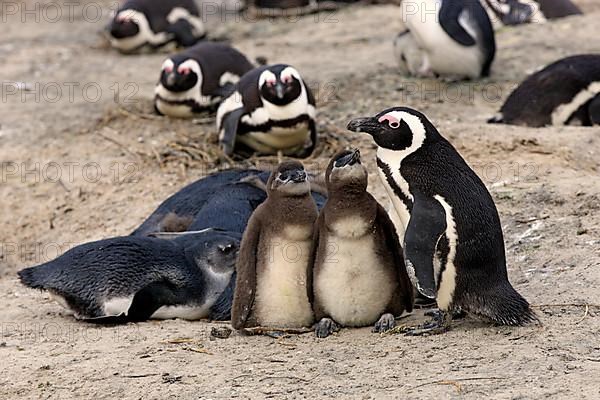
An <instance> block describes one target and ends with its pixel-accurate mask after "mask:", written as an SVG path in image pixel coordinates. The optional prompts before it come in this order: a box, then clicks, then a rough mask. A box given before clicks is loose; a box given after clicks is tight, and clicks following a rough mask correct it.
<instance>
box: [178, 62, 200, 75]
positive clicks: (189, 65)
mask: <svg viewBox="0 0 600 400" xmlns="http://www.w3.org/2000/svg"><path fill="white" fill-rule="evenodd" d="M185 68H189V69H191V70H192V71H194V72H195V73H196V75H198V76H199V77H201V75H202V72H201V71H202V70H201V68H200V65H199V64H198V61H196V60H192V59H191V58H190V59H189V60H185V61H184V62H182V63H181V64H179V67H177V70H178V71H180V70H183V69H185Z"/></svg>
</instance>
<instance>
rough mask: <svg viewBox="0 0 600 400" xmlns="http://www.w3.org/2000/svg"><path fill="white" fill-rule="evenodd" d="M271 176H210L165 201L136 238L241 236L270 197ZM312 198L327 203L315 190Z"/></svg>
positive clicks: (234, 172) (233, 172) (237, 172)
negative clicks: (214, 232)
mask: <svg viewBox="0 0 600 400" xmlns="http://www.w3.org/2000/svg"><path fill="white" fill-rule="evenodd" d="M269 175H270V172H269V171H261V170H256V169H248V170H239V169H231V170H224V171H219V172H216V173H213V174H211V175H208V176H207V177H205V178H202V179H199V180H197V181H196V182H193V183H191V184H189V185H187V186H185V187H184V188H183V189H181V190H179V191H178V192H177V193H175V194H173V195H172V196H170V197H169V198H168V199H166V200H165V201H163V202H162V203H161V204H160V205H159V206H158V207H157V209H156V210H155V211H154V212H153V213H152V214H151V215H150V216H149V217H148V218H147V219H146V220H145V221H144V222H143V223H142V224H141V225H140V226H139V227H138V228H137V229H136V230H135V231H134V232H132V235H135V236H149V235H152V234H154V233H156V232H182V231H196V230H201V229H205V228H219V229H221V230H225V231H229V232H237V233H239V234H240V235H241V234H242V233H243V232H244V230H245V229H246V225H247V223H248V220H249V219H250V216H251V214H252V212H253V211H254V210H255V209H256V207H258V206H259V205H260V204H261V203H262V202H263V201H264V200H265V199H266V198H267V193H266V192H265V187H261V185H262V184H266V183H267V180H268V179H269ZM312 196H313V199H314V200H315V202H316V203H317V206H318V207H319V208H321V207H322V206H323V205H324V204H325V201H326V196H325V195H323V194H322V193H319V192H318V191H315V190H313V191H312Z"/></svg>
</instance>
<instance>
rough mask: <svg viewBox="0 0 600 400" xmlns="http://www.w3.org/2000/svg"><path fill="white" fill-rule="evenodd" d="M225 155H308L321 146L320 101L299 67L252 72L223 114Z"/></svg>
mask: <svg viewBox="0 0 600 400" xmlns="http://www.w3.org/2000/svg"><path fill="white" fill-rule="evenodd" d="M217 131H218V132H219V142H220V145H221V148H222V149H223V151H224V152H225V154H228V155H231V154H232V153H233V151H234V149H235V150H236V151H237V152H238V153H242V154H248V153H252V152H257V153H259V154H277V153H278V152H279V151H281V152H282V153H283V154H285V155H290V156H298V157H307V156H309V155H310V154H311V153H312V151H313V149H314V148H315V145H316V142H317V130H316V124H315V99H314V97H313V95H312V92H311V91H310V89H309V87H308V86H307V85H306V83H305V82H304V81H303V80H302V77H301V76H300V74H299V73H298V71H296V69H295V68H293V67H291V66H289V65H286V64H277V65H269V66H263V67H259V68H255V69H253V70H252V71H250V72H248V73H246V74H245V75H244V76H243V77H242V78H241V79H240V81H239V82H238V83H237V84H236V86H235V88H234V91H233V92H232V93H231V94H230V95H229V97H227V98H226V99H225V100H223V102H222V103H221V105H220V106H219V109H218V110H217Z"/></svg>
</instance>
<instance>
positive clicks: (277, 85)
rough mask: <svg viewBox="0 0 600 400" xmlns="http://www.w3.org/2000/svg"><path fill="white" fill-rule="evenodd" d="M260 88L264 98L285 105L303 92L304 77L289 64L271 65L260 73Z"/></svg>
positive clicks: (272, 102) (261, 95)
mask: <svg viewBox="0 0 600 400" xmlns="http://www.w3.org/2000/svg"><path fill="white" fill-rule="evenodd" d="M258 90H259V92H260V97H261V98H262V99H263V100H266V101H268V102H269V103H271V104H275V105H278V106H284V105H286V104H290V103H291V102H292V101H294V100H296V99H297V98H298V97H300V95H301V94H302V78H301V77H300V74H299V73H298V71H296V69H295V68H293V67H291V66H289V65H285V64H277V65H271V66H269V67H266V68H265V70H264V71H263V72H262V73H261V74H260V77H259V79H258Z"/></svg>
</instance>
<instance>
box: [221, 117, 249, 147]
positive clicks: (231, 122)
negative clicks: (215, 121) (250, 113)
mask: <svg viewBox="0 0 600 400" xmlns="http://www.w3.org/2000/svg"><path fill="white" fill-rule="evenodd" d="M244 113H245V111H244V108H243V107H240V108H238V109H235V110H233V111H231V112H230V113H228V114H227V115H225V116H224V117H223V122H222V123H221V133H220V136H219V144H220V146H221V149H223V152H224V153H225V154H227V155H228V156H230V155H232V154H233V148H234V147H235V137H236V135H237V131H238V126H239V123H240V119H241V118H242V115H244Z"/></svg>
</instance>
